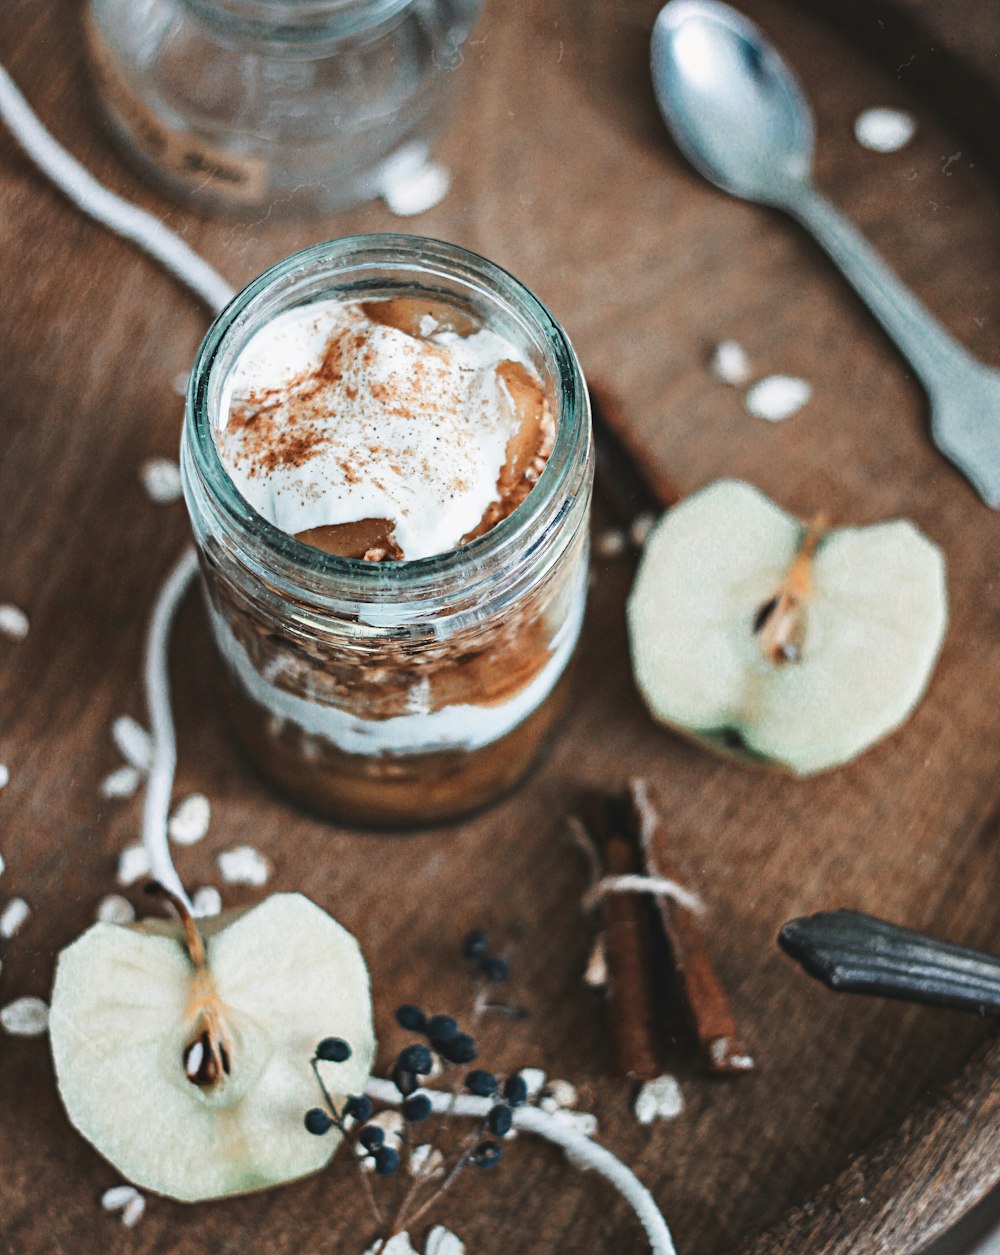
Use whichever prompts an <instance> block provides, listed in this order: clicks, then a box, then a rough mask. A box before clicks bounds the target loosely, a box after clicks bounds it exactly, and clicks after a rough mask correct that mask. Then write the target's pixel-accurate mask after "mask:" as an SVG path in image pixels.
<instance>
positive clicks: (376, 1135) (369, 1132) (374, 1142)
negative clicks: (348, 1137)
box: [358, 1124, 385, 1151]
mask: <svg viewBox="0 0 1000 1255" xmlns="http://www.w3.org/2000/svg"><path fill="white" fill-rule="evenodd" d="M358 1141H359V1142H360V1143H361V1145H362V1146H363V1147H364V1148H365V1150H372V1151H375V1150H378V1148H379V1147H380V1146H381V1145H382V1143H383V1142H384V1141H385V1130H384V1129H382V1128H380V1127H379V1125H377V1124H366V1125H365V1127H364V1128H363V1129H362V1130H361V1132H360V1133H359V1134H358Z"/></svg>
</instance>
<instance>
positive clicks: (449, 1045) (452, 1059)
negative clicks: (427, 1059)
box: [438, 1033, 478, 1063]
mask: <svg viewBox="0 0 1000 1255" xmlns="http://www.w3.org/2000/svg"><path fill="white" fill-rule="evenodd" d="M438 1053H439V1054H440V1055H441V1057H442V1058H443V1059H447V1060H448V1062H449V1063H471V1062H472V1060H473V1059H475V1057H476V1055H477V1054H478V1051H477V1049H476V1043H475V1040H474V1039H473V1038H471V1037H470V1036H469V1034H468V1033H456V1034H455V1036H454V1037H453V1038H452V1039H451V1041H443V1042H441V1044H440V1045H439V1046H438Z"/></svg>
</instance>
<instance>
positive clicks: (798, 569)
mask: <svg viewBox="0 0 1000 1255" xmlns="http://www.w3.org/2000/svg"><path fill="white" fill-rule="evenodd" d="M828 528H829V521H828V520H827V518H826V516H825V515H822V514H820V515H817V516H816V518H815V519H813V521H812V522H811V523H810V524H809V527H808V528H807V530H806V533H805V536H804V537H803V539H802V544H801V545H800V546H799V550H798V552H797V553H796V555H795V557H794V559H793V560H792V564H791V566H790V567H789V568H788V571H787V573H786V575H785V578H784V580H783V581H782V584H781V587H780V588H779V589H778V591H777V592H776V593H775V595H774V596H773V597H772V598H771V599H770V600H769V601H766V602H764V604H763V605H762V606H761V607H760V609H759V610H758V611H757V615H756V618H755V619H754V623H753V631H754V635H755V636H756V637H757V642H758V644H759V646H760V649H761V652H762V653H763V655H764V657H765V658H767V660H768V661H769V662H773V663H775V664H776V665H777V666H783V665H784V664H785V663H787V662H801V660H802V647H803V644H804V642H805V630H806V604H807V603H808V601H809V599H810V597H811V596H812V562H813V558H814V557H815V554H816V547H817V546H818V544H819V542H820V541H821V540H822V538H823V536H824V534H825V533H826V531H827V530H828Z"/></svg>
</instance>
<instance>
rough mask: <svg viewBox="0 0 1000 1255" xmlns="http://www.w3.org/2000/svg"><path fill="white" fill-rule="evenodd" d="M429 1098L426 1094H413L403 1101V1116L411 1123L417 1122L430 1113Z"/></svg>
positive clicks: (424, 1118)
mask: <svg viewBox="0 0 1000 1255" xmlns="http://www.w3.org/2000/svg"><path fill="white" fill-rule="evenodd" d="M431 1110H432V1108H431V1100H430V1098H429V1097H428V1096H427V1095H426V1094H413V1095H412V1096H411V1097H410V1098H407V1100H406V1102H404V1103H403V1116H404V1117H405V1118H406V1119H407V1120H409V1122H410V1123H411V1124H419V1123H420V1121H421V1120H426V1119H427V1117H428V1116H429V1115H430V1114H431Z"/></svg>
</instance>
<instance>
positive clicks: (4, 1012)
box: [0, 998, 49, 1037]
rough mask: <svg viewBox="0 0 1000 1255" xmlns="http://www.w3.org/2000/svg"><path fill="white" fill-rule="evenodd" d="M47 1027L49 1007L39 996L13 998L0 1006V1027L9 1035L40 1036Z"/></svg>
mask: <svg viewBox="0 0 1000 1255" xmlns="http://www.w3.org/2000/svg"><path fill="white" fill-rule="evenodd" d="M48 1027H49V1007H48V1003H46V1002H44V1001H43V1000H42V999H41V998H15V999H14V1001H13V1002H8V1003H7V1005H6V1006H5V1007H3V1008H0V1028H2V1029H3V1030H4V1031H5V1032H7V1033H9V1034H10V1035H11V1037H40V1036H41V1035H42V1034H43V1033H44V1032H45V1031H46V1030H47V1029H48Z"/></svg>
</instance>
